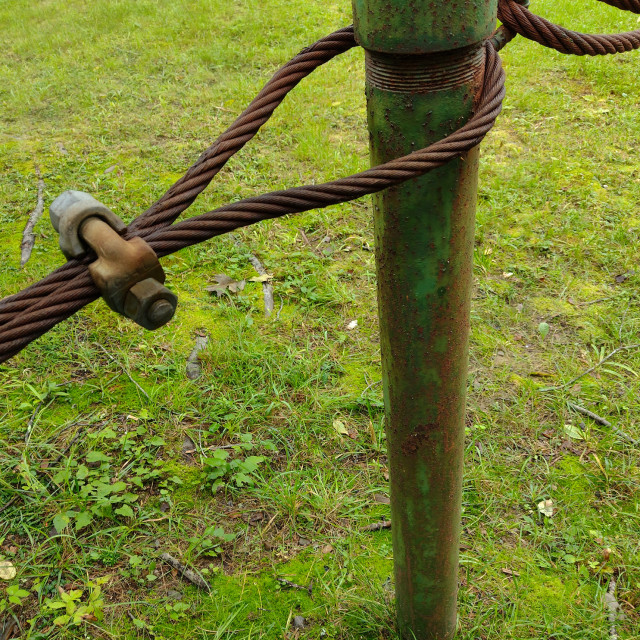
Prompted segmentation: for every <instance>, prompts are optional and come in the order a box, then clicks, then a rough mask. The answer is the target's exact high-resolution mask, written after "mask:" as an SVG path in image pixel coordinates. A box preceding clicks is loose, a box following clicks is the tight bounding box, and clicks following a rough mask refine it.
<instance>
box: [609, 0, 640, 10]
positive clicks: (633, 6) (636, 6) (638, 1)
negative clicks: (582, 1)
mask: <svg viewBox="0 0 640 640" xmlns="http://www.w3.org/2000/svg"><path fill="white" fill-rule="evenodd" d="M600 2H604V3H605V4H610V5H611V6H612V7H616V9H622V10H623V11H632V12H633V13H640V0H600Z"/></svg>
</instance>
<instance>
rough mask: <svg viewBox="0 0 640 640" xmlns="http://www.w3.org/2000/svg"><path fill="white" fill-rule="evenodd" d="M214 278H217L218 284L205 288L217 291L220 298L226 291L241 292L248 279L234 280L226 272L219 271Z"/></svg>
mask: <svg viewBox="0 0 640 640" xmlns="http://www.w3.org/2000/svg"><path fill="white" fill-rule="evenodd" d="M213 279H214V280H215V282H216V284H212V285H210V286H208V287H205V289H206V290H207V291H209V292H210V293H215V294H216V295H217V296H218V298H220V297H221V296H222V294H223V293H224V292H225V291H229V292H231V293H239V292H240V291H242V290H243V289H244V288H245V286H246V284H247V281H246V280H234V279H233V278H230V277H229V276H227V275H225V274H224V273H217V274H216V275H215V276H213Z"/></svg>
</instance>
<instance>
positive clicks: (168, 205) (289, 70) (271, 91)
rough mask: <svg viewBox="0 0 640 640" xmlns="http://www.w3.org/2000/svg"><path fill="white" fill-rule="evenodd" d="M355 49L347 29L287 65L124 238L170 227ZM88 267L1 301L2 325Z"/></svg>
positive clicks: (57, 274)
mask: <svg viewBox="0 0 640 640" xmlns="http://www.w3.org/2000/svg"><path fill="white" fill-rule="evenodd" d="M354 46H356V42H355V40H354V36H353V27H346V28H345V29H340V30H339V31H336V32H334V33H332V34H330V35H328V36H326V37H325V38H322V39H321V40H318V42H316V43H315V44H313V45H312V46H310V47H307V48H306V49H304V50H302V51H301V52H300V53H299V54H298V55H297V56H295V57H294V58H293V59H292V60H290V61H289V62H288V63H287V64H285V65H284V66H283V67H282V68H281V69H280V70H279V71H277V72H276V74H275V75H274V76H273V77H272V78H271V80H269V82H268V83H267V84H266V85H265V86H264V88H263V89H262V91H260V93H259V94H258V95H257V96H256V98H255V99H254V100H253V101H252V102H251V104H250V105H249V106H248V107H247V108H246V109H245V110H244V111H243V113H242V114H241V115H240V116H239V117H238V118H237V119H236V120H235V121H234V122H233V124H231V126H230V127H229V128H228V129H227V130H226V131H225V132H224V133H223V134H222V135H221V136H220V137H219V138H218V139H217V140H216V141H215V142H214V143H213V144H212V145H211V146H210V147H209V148H208V149H207V150H206V151H205V152H204V153H202V155H201V156H200V158H198V160H197V161H196V162H195V163H194V165H193V166H192V167H191V168H190V169H189V170H188V171H187V173H186V174H185V175H184V176H183V177H182V178H180V180H178V181H177V182H176V183H175V184H174V185H173V186H171V188H170V189H169V190H168V191H167V192H166V193H165V194H164V195H163V196H162V197H161V198H160V199H159V200H158V201H157V202H155V203H154V204H153V205H152V206H151V207H149V208H148V209H147V210H146V211H145V212H144V213H142V214H141V215H140V216H139V217H138V218H136V220H134V221H133V222H132V223H131V224H130V225H129V228H128V230H127V233H126V234H125V236H124V237H125V238H131V237H133V236H134V235H138V233H137V232H136V230H137V229H148V228H161V227H163V226H166V225H168V224H171V223H172V222H173V221H174V220H175V219H176V218H177V217H178V216H179V215H180V214H181V213H182V212H183V211H184V210H185V209H187V207H189V206H190V205H191V204H192V203H193V201H194V200H195V198H196V197H197V196H198V194H199V193H201V192H202V191H203V190H204V189H205V188H206V187H207V185H208V184H209V183H210V182H211V180H212V179H213V178H214V176H215V175H216V174H217V173H218V172H219V171H220V169H222V167H223V166H224V165H225V164H226V162H227V161H228V160H229V158H231V157H232V156H233V155H234V154H235V153H237V152H238V151H239V150H240V149H241V148H242V147H243V146H244V145H245V144H246V143H247V142H248V141H249V140H250V139H251V138H252V137H253V136H254V135H255V134H256V133H257V132H258V130H259V129H260V127H261V126H262V125H263V124H264V123H265V122H266V121H267V120H268V119H269V117H270V116H271V114H273V112H274V111H275V109H276V108H277V107H278V106H279V105H280V104H281V103H282V101H283V100H284V98H285V96H286V95H287V93H289V91H291V89H293V88H294V87H295V86H296V85H297V84H298V83H299V82H300V81H301V80H302V79H303V78H304V77H306V76H308V75H309V74H310V73H311V72H312V71H314V70H315V69H317V68H318V67H319V66H321V65H322V64H324V63H325V62H328V61H329V60H331V59H332V58H334V57H335V56H336V55H338V54H340V53H343V52H345V51H347V50H348V49H350V48H352V47H354ZM89 262H91V258H90V257H87V258H85V259H83V260H71V261H69V262H68V263H67V264H65V265H64V266H62V267H60V268H59V269H57V270H56V271H54V272H53V273H52V274H50V275H49V276H47V277H46V278H44V279H43V280H41V281H40V282H37V283H35V284H33V285H31V286H30V287H28V288H27V289H24V290H23V291H21V292H20V293H18V294H16V295H14V296H11V297H9V298H6V299H4V300H1V301H0V326H2V325H3V324H5V323H6V322H9V321H10V320H12V319H13V317H14V315H15V314H16V313H19V312H21V311H24V310H26V309H28V308H30V307H31V305H33V303H34V302H35V301H37V300H38V299H39V298H43V297H46V296H49V295H51V294H52V293H56V292H58V293H59V292H60V290H61V287H63V286H64V285H65V283H68V282H70V281H73V280H74V279H75V278H77V277H78V276H80V275H81V274H83V273H85V272H86V267H87V265H88V264H89Z"/></svg>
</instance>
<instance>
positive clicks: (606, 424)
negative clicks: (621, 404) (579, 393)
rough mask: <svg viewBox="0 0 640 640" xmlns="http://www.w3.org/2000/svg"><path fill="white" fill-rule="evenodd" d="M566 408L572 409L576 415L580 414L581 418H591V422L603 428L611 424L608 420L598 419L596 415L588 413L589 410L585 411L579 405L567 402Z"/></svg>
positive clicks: (591, 412)
mask: <svg viewBox="0 0 640 640" xmlns="http://www.w3.org/2000/svg"><path fill="white" fill-rule="evenodd" d="M567 406H568V407H569V409H573V410H574V411H577V412H578V413H581V414H582V415H583V416H587V418H591V419H592V420H593V421H595V422H597V423H598V424H601V425H602V426H603V427H610V426H611V423H610V422H609V421H608V420H605V419H604V418H602V417H600V416H599V415H598V414H597V413H593V411H589V409H585V408H584V407H581V406H580V405H579V404H573V402H567Z"/></svg>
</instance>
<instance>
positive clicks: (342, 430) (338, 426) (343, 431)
mask: <svg viewBox="0 0 640 640" xmlns="http://www.w3.org/2000/svg"><path fill="white" fill-rule="evenodd" d="M333 428H334V429H335V430H336V431H337V432H338V433H339V434H340V435H341V436H348V435H349V430H348V429H347V427H345V426H344V422H342V420H334V421H333Z"/></svg>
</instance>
